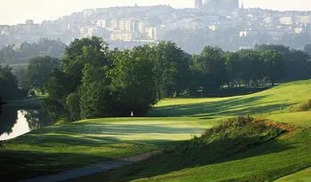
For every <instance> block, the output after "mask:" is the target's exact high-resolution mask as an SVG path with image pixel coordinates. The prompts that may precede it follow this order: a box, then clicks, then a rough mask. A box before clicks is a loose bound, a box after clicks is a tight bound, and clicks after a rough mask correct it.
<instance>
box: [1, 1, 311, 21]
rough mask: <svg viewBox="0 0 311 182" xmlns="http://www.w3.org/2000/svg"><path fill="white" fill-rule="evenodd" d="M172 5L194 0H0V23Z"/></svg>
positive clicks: (286, 4) (283, 4)
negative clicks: (114, 8)
mask: <svg viewBox="0 0 311 182" xmlns="http://www.w3.org/2000/svg"><path fill="white" fill-rule="evenodd" d="M240 2H241V3H242V2H243V3H244V6H245V7H246V8H248V7H260V8H263V9H273V10H302V11H311V0H240ZM135 3H136V4H137V5H138V6H142V5H157V4H165V5H168V4H169V5H171V6H172V7H174V8H190V7H193V6H194V0H0V24H2V25H3V24H8V25H13V24H17V23H24V22H25V20H26V19H33V20H34V21H35V23H41V22H42V20H54V19H57V18H59V17H61V16H64V15H69V14H71V13H73V12H76V11H81V10H83V9H89V8H103V7H112V6H128V5H130V6H133V5H135Z"/></svg>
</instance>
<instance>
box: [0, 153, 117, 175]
mask: <svg viewBox="0 0 311 182" xmlns="http://www.w3.org/2000/svg"><path fill="white" fill-rule="evenodd" d="M109 160H113V159H110V158H105V157H103V156H99V155H90V154H88V155H85V154H76V153H56V152H55V153H53V152H50V153H48V152H33V151H22V150H4V151H0V163H1V165H0V179H7V180H8V181H18V180H21V179H28V178H33V177H37V176H41V175H47V174H51V173H57V172H61V171H64V170H66V169H71V168H75V167H79V164H80V165H81V162H83V163H84V165H87V164H92V163H97V162H100V161H109ZM77 161H79V163H77Z"/></svg>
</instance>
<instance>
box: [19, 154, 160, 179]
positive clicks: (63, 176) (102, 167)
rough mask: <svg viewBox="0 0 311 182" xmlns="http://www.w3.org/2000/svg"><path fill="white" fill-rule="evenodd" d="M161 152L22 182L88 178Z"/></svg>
mask: <svg viewBox="0 0 311 182" xmlns="http://www.w3.org/2000/svg"><path fill="white" fill-rule="evenodd" d="M161 152H162V151H155V152H151V153H147V154H142V155H137V156H133V157H128V158H124V159H119V160H115V161H109V162H103V163H99V164H94V165H90V166H86V167H81V168H76V169H72V170H68V171H65V172H60V173H56V174H51V175H47V176H41V177H36V178H32V179H27V180H24V181H22V182H43V181H44V182H57V181H65V180H69V179H75V178H79V177H83V176H88V175H92V174H96V173H102V172H106V171H108V170H110V169H115V168H119V167H123V166H126V165H130V164H133V163H136V162H140V161H143V160H146V159H148V158H150V157H151V156H154V155H157V154H160V153H161Z"/></svg>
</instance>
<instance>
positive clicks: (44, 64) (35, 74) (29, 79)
mask: <svg viewBox="0 0 311 182" xmlns="http://www.w3.org/2000/svg"><path fill="white" fill-rule="evenodd" d="M58 66H59V60H58V59H56V58H52V57H49V56H44V57H35V58H32V59H30V63H29V65H28V67H27V68H26V71H25V73H24V77H23V78H22V80H23V86H24V87H25V88H28V89H39V90H40V91H42V92H43V91H44V84H45V83H47V81H48V80H49V78H50V74H51V72H52V70H53V69H54V68H57V67H58Z"/></svg>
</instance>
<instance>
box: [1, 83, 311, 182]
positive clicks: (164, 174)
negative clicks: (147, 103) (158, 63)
mask: <svg viewBox="0 0 311 182" xmlns="http://www.w3.org/2000/svg"><path fill="white" fill-rule="evenodd" d="M310 86H311V80H306V81H298V82H292V83H288V84H283V85H281V86H278V87H275V88H273V89H270V90H266V91H263V92H260V93H255V94H251V95H245V96H237V97H227V98H200V99H166V100H163V101H162V102H160V103H159V104H158V105H157V106H155V108H154V109H152V110H151V111H150V113H149V117H146V118H106V119H94V120H84V121H79V122H75V123H72V124H68V125H59V126H58V125H54V126H50V127H47V128H43V129H41V130H37V131H33V132H31V133H28V134H26V135H24V136H22V137H19V138H16V139H14V140H12V141H9V142H8V143H5V149H4V150H0V161H1V164H2V165H1V166H0V176H1V177H11V179H15V180H18V179H23V178H28V177H32V176H37V175H42V174H47V173H54V172H58V171H63V170H67V169H71V168H74V167H77V166H83V165H87V164H92V163H97V162H103V161H110V160H114V159H119V158H123V157H128V156H132V155H136V154H141V153H145V152H149V151H153V150H158V149H160V148H164V147H165V148H166V147H169V150H172V151H173V153H172V158H170V160H162V162H161V163H160V164H159V163H158V162H159V160H157V159H150V161H147V162H148V163H147V164H148V165H147V166H145V165H144V163H139V164H137V165H135V166H136V167H135V166H131V168H122V169H119V170H116V171H112V172H111V173H110V175H109V174H108V176H107V175H104V176H102V175H101V174H99V175H96V176H91V177H90V179H91V180H89V178H87V180H88V181H92V179H94V178H95V179H96V178H98V177H99V178H100V179H107V180H109V179H111V177H112V176H117V177H119V178H118V179H115V178H114V179H115V180H116V181H128V180H137V181H150V178H152V179H154V178H155V179H157V180H158V181H202V180H204V179H210V181H221V180H247V179H251V180H253V181H264V180H267V179H268V180H271V179H276V178H278V177H281V176H285V175H289V174H291V173H293V172H297V171H299V170H301V169H304V168H306V167H308V166H310V164H311V161H310V160H311V159H310V157H309V156H310V153H311V149H310V147H309V146H310V144H311V141H310V136H311V132H310V127H311V113H310V112H309V111H304V112H290V111H291V110H295V109H293V108H296V107H298V106H299V105H300V104H302V103H304V102H306V101H308V100H309V99H310V98H311V87H310ZM249 114H250V115H256V116H261V117H262V118H263V117H264V118H268V119H272V120H273V121H275V122H287V123H290V124H292V125H294V126H295V127H296V129H295V131H292V132H289V133H286V134H283V135H282V136H280V137H278V138H276V139H272V138H271V140H267V141H266V140H264V142H260V143H261V144H260V145H259V146H252V147H250V148H249V149H248V150H245V151H239V152H238V153H234V154H230V155H229V156H222V158H221V160H220V159H215V160H213V162H209V161H207V162H206V160H205V159H206V158H208V157H209V156H208V155H207V156H205V155H204V153H202V151H200V148H196V147H194V153H193V155H194V156H196V155H195V154H196V153H198V154H200V155H197V157H198V159H197V160H199V161H205V162H204V163H203V164H200V165H198V166H196V165H193V164H191V161H190V162H188V163H186V164H185V166H182V165H181V167H180V166H179V168H176V166H175V165H174V164H178V163H180V162H181V161H180V160H176V159H178V158H174V156H175V155H174V150H178V148H177V149H176V148H175V147H176V146H177V147H178V146H180V145H184V141H185V140H189V139H191V138H193V136H194V135H199V134H202V131H203V129H207V128H210V127H213V126H215V125H218V124H219V120H220V119H221V120H224V119H225V118H228V117H233V116H237V115H249ZM264 131H265V130H263V131H262V132H263V133H262V134H263V135H262V136H266V135H265V134H266V133H265V132H264ZM234 141H236V138H234ZM191 142H192V141H190V143H187V142H186V145H191ZM228 146H230V145H228ZM228 150H230V149H228ZM163 155H164V156H158V157H159V158H162V159H167V157H168V156H166V154H163ZM183 157H184V158H187V156H183V153H181V155H180V158H179V159H182V158H183ZM201 159H202V160H201ZM166 161H167V162H168V163H166ZM152 164H154V165H152ZM141 166H144V168H141ZM163 169H164V170H163ZM172 169H174V170H172ZM116 174H117V175H116ZM121 174H124V175H121ZM129 176H131V178H130V179H129V178H128V177H129ZM85 179H86V178H83V179H82V180H85ZM93 181H94V180H93Z"/></svg>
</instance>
